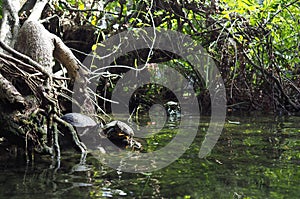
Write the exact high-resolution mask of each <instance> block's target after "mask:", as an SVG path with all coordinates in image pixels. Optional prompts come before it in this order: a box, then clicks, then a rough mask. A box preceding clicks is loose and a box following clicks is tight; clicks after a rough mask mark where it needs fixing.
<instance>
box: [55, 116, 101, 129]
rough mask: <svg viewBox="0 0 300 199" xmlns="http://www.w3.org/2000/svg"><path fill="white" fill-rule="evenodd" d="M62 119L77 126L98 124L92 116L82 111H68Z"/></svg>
mask: <svg viewBox="0 0 300 199" xmlns="http://www.w3.org/2000/svg"><path fill="white" fill-rule="evenodd" d="M61 119H63V120H65V121H66V122H68V123H70V124H71V125H72V126H75V127H92V126H96V125H97V123H96V122H95V121H94V120H93V119H92V118H90V117H89V116H86V115H83V114H80V113H67V114H65V115H63V116H62V117H61Z"/></svg>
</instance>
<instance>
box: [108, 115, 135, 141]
mask: <svg viewBox="0 0 300 199" xmlns="http://www.w3.org/2000/svg"><path fill="white" fill-rule="evenodd" d="M102 130H103V132H104V134H105V135H106V136H107V137H108V138H110V139H113V140H116V139H117V140H119V139H124V138H126V139H127V140H128V139H129V138H131V137H133V136H134V132H133V130H132V128H131V127H130V126H128V125H127V124H126V123H124V122H122V121H118V120H117V121H112V122H110V123H108V124H106V125H104V126H103V127H102Z"/></svg>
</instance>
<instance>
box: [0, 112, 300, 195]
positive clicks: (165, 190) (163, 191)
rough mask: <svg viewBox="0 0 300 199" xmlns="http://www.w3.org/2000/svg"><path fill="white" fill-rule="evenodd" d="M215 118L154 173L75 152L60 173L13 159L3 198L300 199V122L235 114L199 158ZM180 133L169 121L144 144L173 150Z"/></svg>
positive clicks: (4, 165)
mask: <svg viewBox="0 0 300 199" xmlns="http://www.w3.org/2000/svg"><path fill="white" fill-rule="evenodd" d="M191 119H192V118H191ZM208 121H209V118H201V123H200V125H199V132H198V134H197V137H196V138H195V140H194V142H193V143H192V145H191V146H190V148H189V149H188V150H187V151H186V153H185V154H184V155H183V156H181V157H180V158H179V159H178V160H176V161H175V162H173V163H172V164H171V165H169V166H168V167H165V168H163V169H161V170H158V171H155V172H151V173H142V174H141V173H140V174H134V173H124V172H120V171H116V170H114V169H111V168H109V167H107V166H105V165H103V164H101V162H99V161H98V160H97V159H96V158H94V157H93V156H92V155H88V156H87V159H86V163H85V164H79V162H80V155H78V154H76V153H74V152H68V151H65V152H64V153H63V154H62V160H61V165H60V168H59V169H56V168H55V166H51V164H49V162H51V158H50V157H48V156H37V157H35V161H34V164H28V165H26V164H25V161H24V160H23V159H20V158H9V159H6V160H5V161H1V162H0V185H1V186H0V198H25V199H26V198H30V199H35V198H44V197H48V198H112V197H113V198H115V197H116V198H123V197H124V198H133V197H135V198H300V192H299V181H300V139H299V138H300V118H299V117H287V118H279V119H278V118H274V117H264V116H251V117H250V116H243V117H241V116H240V117H234V116H230V117H228V120H227V122H226V124H225V128H224V130H223V133H222V135H221V137H220V138H219V140H218V142H217V144H216V146H215V147H214V149H213V150H212V152H211V154H210V155H209V156H208V157H206V158H205V159H199V158H198V153H199V148H200V145H201V142H202V141H203V138H204V136H205V133H206V130H207V128H208ZM195 122H197V121H195ZM174 131H176V121H169V123H168V125H167V127H166V128H165V129H163V130H162V131H161V132H160V133H158V134H157V135H155V136H153V137H152V138H151V139H148V140H146V141H144V144H145V145H146V147H145V148H144V151H145V152H146V151H152V150H156V149H157V148H159V147H161V146H164V145H166V144H167V143H168V142H169V141H170V140H172V136H173V135H174ZM1 153H3V152H1Z"/></svg>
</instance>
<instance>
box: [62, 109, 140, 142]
mask: <svg viewBox="0 0 300 199" xmlns="http://www.w3.org/2000/svg"><path fill="white" fill-rule="evenodd" d="M61 119H63V120H64V121H66V122H68V123H69V124H71V125H72V126H74V127H76V128H85V129H89V128H93V127H99V128H100V130H101V131H102V132H103V133H104V135H105V136H107V137H108V138H109V139H117V138H118V137H119V139H124V138H127V139H128V138H131V137H133V135H134V132H133V130H132V128H130V126H128V125H127V124H126V123H124V122H121V121H112V122H110V123H108V124H106V125H104V126H103V124H102V123H99V124H97V123H96V122H95V121H94V120H93V119H92V118H90V117H89V116H86V115H83V114H81V113H67V114H65V115H63V116H62V117H61ZM86 132H87V130H84V132H83V133H81V135H83V134H85V133H86Z"/></svg>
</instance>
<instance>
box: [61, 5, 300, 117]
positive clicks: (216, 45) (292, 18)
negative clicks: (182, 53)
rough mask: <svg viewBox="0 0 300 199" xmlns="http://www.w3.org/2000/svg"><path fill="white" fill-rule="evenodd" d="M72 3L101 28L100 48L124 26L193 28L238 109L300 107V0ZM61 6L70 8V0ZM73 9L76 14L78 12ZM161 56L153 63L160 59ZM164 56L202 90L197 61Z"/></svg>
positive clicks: (85, 18) (86, 20)
mask: <svg viewBox="0 0 300 199" xmlns="http://www.w3.org/2000/svg"><path fill="white" fill-rule="evenodd" d="M67 2H68V3H69V4H70V5H71V6H72V7H73V8H76V9H78V10H80V11H81V12H80V13H81V14H82V15H81V21H82V22H81V23H89V24H91V25H93V26H94V27H95V28H96V29H97V31H96V32H97V34H98V38H97V40H96V41H95V45H94V46H93V50H95V49H96V47H97V43H99V42H100V41H101V39H99V38H103V39H104V38H107V37H110V36H112V35H114V34H117V33H118V32H122V31H124V30H137V28H142V27H155V28H156V29H158V30H159V29H170V30H175V31H179V32H182V33H184V34H187V35H190V36H191V37H192V38H193V39H194V40H195V41H197V42H198V44H201V45H202V46H203V47H204V48H205V49H206V50H207V51H208V52H209V54H210V55H211V56H212V57H213V58H214V60H215V62H216V63H217V66H218V68H219V70H220V71H221V73H222V76H223V79H224V81H225V84H226V88H227V91H228V92H227V94H228V96H227V100H228V103H229V105H231V106H232V107H234V109H232V110H235V109H243V110H253V109H259V110H267V111H277V112H280V113H282V112H290V111H299V110H300V101H299V99H300V89H299V87H300V80H299V79H300V78H299V75H300V70H299V62H300V59H299V49H300V42H299V38H300V37H299V33H300V30H299V29H300V26H299V19H300V16H299V15H300V12H299V7H300V5H299V2H298V1H297V0H293V1H290V0H284V1H280V0H264V1H256V0H237V1H235V0H224V1H220V2H218V1H189V0H179V1H165V0H164V1H157V0H152V1H144V0H142V1H134V0H130V1H129V0H128V1H125V0H123V1H100V2H99V3H95V2H92V3H91V1H83V0H82V1H73V0H68V1H67ZM61 7H62V8H63V9H65V8H66V6H65V5H64V4H61ZM68 10H69V12H70V14H71V13H72V12H77V11H76V10H73V11H72V10H70V9H68ZM155 56H157V54H156V55H153V56H152V57H151V59H150V62H157V59H156V58H157V57H155ZM159 56H164V59H162V60H164V61H170V60H172V61H171V62H169V63H168V64H170V65H171V67H173V68H175V69H176V70H178V71H180V72H182V73H183V74H185V76H192V77H193V81H194V82H199V83H198V85H197V86H198V87H197V88H196V90H198V91H199V92H198V91H197V92H198V94H199V96H201V97H203V94H204V93H205V89H203V88H205V84H203V82H205V80H200V79H199V77H197V76H195V75H193V74H195V71H194V70H193V66H187V65H186V63H185V64H183V63H184V60H180V59H178V58H177V59H176V60H174V57H172V56H170V55H168V54H167V55H162V54H160V55H159ZM135 59H138V57H135ZM128 63H129V62H128ZM128 65H130V64H128ZM123 72H124V71H123ZM187 74H189V75H187ZM201 82H202V83H201ZM199 88H201V89H199ZM238 104H239V105H238ZM241 104H243V105H241Z"/></svg>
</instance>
